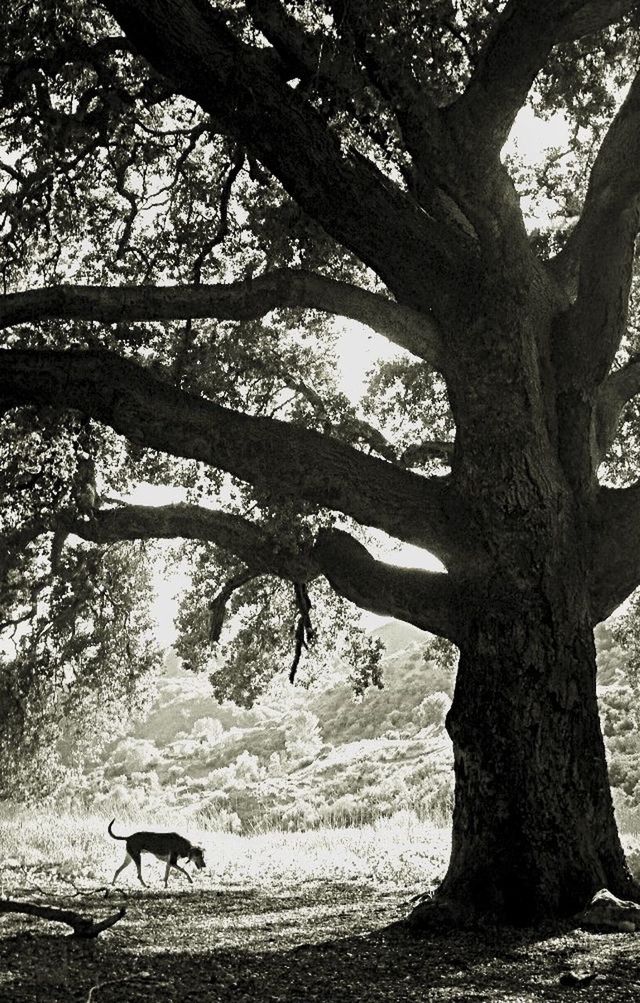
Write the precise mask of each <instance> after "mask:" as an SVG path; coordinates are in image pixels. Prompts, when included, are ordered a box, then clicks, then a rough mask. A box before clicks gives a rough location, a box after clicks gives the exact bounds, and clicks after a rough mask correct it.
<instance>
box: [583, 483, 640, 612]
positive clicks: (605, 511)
mask: <svg viewBox="0 0 640 1003" xmlns="http://www.w3.org/2000/svg"><path fill="white" fill-rule="evenodd" d="M592 559H593V584H592V589H591V608H592V619H593V623H594V624H596V623H599V622H600V620H605V619H606V618H607V617H608V616H610V615H611V613H613V611H614V610H615V609H617V607H618V606H619V605H620V603H622V602H624V600H625V599H626V598H627V596H629V595H631V593H632V592H633V590H634V589H635V588H637V587H638V585H640V482H638V483H637V484H634V485H633V486H632V487H630V488H623V489H613V488H601V490H600V493H599V498H598V509H597V526H596V529H595V531H594V534H593V545H592Z"/></svg>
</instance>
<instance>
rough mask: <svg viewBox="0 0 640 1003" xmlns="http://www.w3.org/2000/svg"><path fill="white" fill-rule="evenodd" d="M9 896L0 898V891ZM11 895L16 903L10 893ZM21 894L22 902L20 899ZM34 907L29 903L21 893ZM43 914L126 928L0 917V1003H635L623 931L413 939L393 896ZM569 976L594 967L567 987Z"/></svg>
mask: <svg viewBox="0 0 640 1003" xmlns="http://www.w3.org/2000/svg"><path fill="white" fill-rule="evenodd" d="M5 893H6V892H5ZM14 897H19V896H17V895H16V896H14ZM22 897H26V896H25V895H24V894H23V895H22ZM32 900H33V896H32ZM48 902H49V904H56V905H59V906H61V907H64V908H72V909H75V910H77V911H82V912H86V913H90V914H91V915H93V916H94V917H95V918H101V917H102V916H103V915H106V914H107V913H108V912H113V911H115V910H116V909H117V908H118V907H119V906H121V905H126V908H127V915H126V917H125V919H124V920H122V921H121V922H120V923H118V924H117V925H116V926H114V927H113V928H112V929H110V930H108V931H105V932H104V933H102V934H101V935H100V937H99V938H97V939H96V940H93V941H76V940H73V939H71V938H69V937H67V936H66V935H65V933H64V932H62V931H63V930H66V928H63V927H61V926H60V924H51V923H44V922H42V921H39V920H31V919H28V918H26V917H25V918H20V917H16V916H0V1001H2V1003H9V1001H11V1003H134V1001H136V1003H137V1001H145V1003H146V1001H149V1000H154V1001H155V1000H158V1001H160V1000H161V1001H163V1003H210V1001H211V1003H213V1001H215V1003H227V1001H229V1003H231V1001H233V1003H243V1001H260V1003H270V1001H287V1003H394V1001H413V1000H416V1001H420V1003H440V1001H442V1003H444V1001H446V1003H454V1001H459V1003H462V1001H465V1003H466V1001H484V1000H486V1001H489V1000H490V1001H500V1003H529V1001H537V1000H550V1001H560V1000H563V1001H566V1000H567V999H575V998H577V999H580V1000H602V999H606V1000H607V1001H611V1003H616V1001H625V1003H626V1001H629V1003H630V1001H632V1000H633V1001H636V1000H638V999H639V998H640V967H639V965H638V961H637V956H638V946H637V945H638V942H637V941H636V940H635V938H634V935H631V934H614V935H608V936H605V935H600V936H594V935H592V934H587V933H583V932H580V931H571V932H565V933H562V934H558V933H554V934H550V935H549V936H540V935H538V936H532V935H531V934H527V933H526V932H509V933H504V932H499V931H484V932H483V933H482V934H481V935H478V934H472V933H465V934H456V935H452V934H450V933H444V932H443V933H440V934H431V935H429V936H428V937H424V936H418V935H416V934H414V933H412V932H410V931H408V930H407V929H406V928H403V927H400V928H398V927H392V928H388V924H390V923H392V922H393V921H394V920H397V919H398V917H399V915H400V914H401V912H400V907H401V905H402V897H401V895H400V893H399V892H398V890H397V889H387V890H385V889H383V888H372V887H364V888H363V887H362V886H359V885H355V884H346V885H344V884H343V885H335V884H330V883H306V884H301V885H300V886H298V887H296V888H271V889H251V888H234V887H229V886H226V887H224V888H223V889H222V890H217V891H216V890H215V889H212V888H208V889H200V890H189V891H187V892H183V891H180V892H176V891H171V890H170V891H167V892H165V891H162V892H158V891H152V890H149V891H140V892H138V891H135V892H128V893H127V892H122V891H115V892H110V893H109V897H108V898H107V900H106V901H105V899H104V898H103V897H99V893H98V892H97V890H94V891H93V893H92V894H90V893H89V892H88V891H87V892H85V894H84V895H74V896H66V897H65V896H63V895H58V896H57V898H56V900H55V903H54V902H53V900H52V897H51V895H50V896H49V898H48ZM569 970H580V971H583V972H584V971H587V972H589V971H594V972H595V973H596V978H595V979H594V981H593V982H592V983H591V984H590V985H589V986H586V987H583V988H578V989H576V988H567V987H565V986H563V985H562V984H561V983H560V978H561V976H562V975H563V974H566V973H567V971H569Z"/></svg>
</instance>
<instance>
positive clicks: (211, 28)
mask: <svg viewBox="0 0 640 1003" xmlns="http://www.w3.org/2000/svg"><path fill="white" fill-rule="evenodd" d="M103 6H104V7H105V8H106V9H107V10H108V11H110V13H111V14H112V15H113V16H114V17H115V18H116V20H117V21H118V23H119V24H120V26H121V27H122V29H123V30H124V32H125V34H126V36H127V38H129V39H130V41H131V42H132V43H133V45H134V46H135V47H136V48H137V50H138V51H139V52H140V53H141V54H142V55H143V56H144V57H146V58H147V59H148V61H149V62H150V63H151V64H152V66H154V68H155V69H156V70H158V71H159V72H160V73H161V74H163V76H164V77H165V78H166V79H167V80H168V81H169V82H170V83H171V84H172V85H173V86H174V87H175V90H176V93H179V94H183V95H185V96H186V97H188V98H190V99H192V100H195V101H196V102H197V103H198V104H199V105H200V106H201V107H202V108H203V110H204V111H206V112H207V113H208V114H209V115H211V116H212V119H213V121H214V122H216V124H217V126H218V128H219V129H220V130H221V131H222V132H224V133H226V134H227V135H230V136H233V137H234V138H235V139H236V140H237V141H238V142H240V143H241V144H242V145H243V147H244V148H246V149H247V150H248V151H249V152H250V153H251V154H252V155H253V156H255V157H256V158H257V159H258V160H260V161H261V163H263V164H264V165H265V166H266V167H267V168H268V169H269V170H270V171H271V172H272V173H273V174H274V175H275V176H276V177H277V178H278V179H279V181H280V182H281V183H282V185H283V186H284V188H285V189H286V191H287V192H289V194H290V195H291V196H292V197H293V198H294V199H295V200H296V202H297V203H298V205H300V206H301V207H302V208H303V209H304V211H305V212H308V213H309V214H310V215H311V217H312V218H313V219H315V220H316V221H317V222H318V223H319V224H320V225H321V226H323V227H324V229H325V230H326V231H327V232H328V233H330V234H331V235H332V236H333V237H334V238H335V239H336V240H338V241H339V242H340V243H341V244H343V245H344V246H345V247H347V248H349V249H350V250H351V251H353V252H354V253H355V254H356V255H357V256H358V257H359V258H360V260H361V261H363V262H364V263H365V264H366V265H368V266H369V267H370V268H372V269H373V270H374V271H375V272H376V273H377V274H378V275H379V276H380V277H381V278H382V280H383V281H384V282H385V284H386V285H387V286H388V288H389V289H390V290H391V291H392V293H393V294H394V296H396V298H397V299H398V300H399V301H400V302H402V303H405V304H406V305H409V306H412V307H414V308H418V309H420V310H427V311H428V310H430V309H431V310H433V312H434V315H435V316H436V318H438V317H440V316H446V315H448V313H449V311H451V310H454V311H455V310H456V302H457V297H458V281H459V274H460V268H461V267H463V265H465V264H467V265H468V262H466V261H465V260H464V255H463V253H462V250H461V247H460V243H459V240H458V239H453V238H452V235H451V234H450V233H447V232H446V231H445V230H444V229H443V227H442V226H441V225H440V224H438V223H436V221H434V220H433V219H432V218H430V217H429V216H428V214H426V213H425V212H423V211H422V209H421V208H420V207H419V206H418V205H416V203H415V201H414V199H413V198H411V196H410V195H409V194H408V193H406V192H404V191H403V190H402V189H401V187H400V186H399V185H397V184H395V182H393V181H392V180H391V179H389V178H387V177H386V176H385V175H383V174H382V173H381V172H380V171H379V170H378V169H377V168H376V167H375V165H374V164H373V163H371V162H370V161H369V160H367V158H365V157H362V156H360V155H358V154H356V153H355V152H354V151H352V150H349V151H347V152H346V153H345V152H344V151H343V149H342V148H341V144H340V141H339V139H338V137H337V136H336V135H335V134H334V132H333V131H332V130H331V128H330V127H329V126H328V125H327V123H326V121H325V120H324V118H323V117H322V115H321V114H320V113H319V112H318V111H317V110H316V109H315V108H314V107H313V105H312V104H311V103H310V102H309V101H308V100H306V99H305V98H304V96H303V95H302V94H299V93H298V92H297V89H295V88H292V87H290V86H288V84H287V82H286V80H285V79H283V76H282V74H281V73H280V74H279V73H278V69H277V67H275V66H272V65H270V63H269V62H268V61H266V60H265V59H264V58H263V56H262V55H261V53H264V51H265V50H255V51H254V50H252V49H251V48H250V47H248V46H246V45H244V43H242V42H241V41H240V40H239V39H238V38H235V37H234V35H233V33H232V31H231V29H230V28H229V27H228V26H227V25H226V24H225V23H224V18H223V17H222V16H221V13H222V12H221V11H219V10H217V9H216V8H215V7H213V6H206V7H205V6H204V5H202V4H198V3H196V2H195V0H184V2H178V0H154V2H153V3H152V2H151V0H103ZM283 136H286V137H287V142H286V143H283V142H282V137H283ZM363 206H366V212H365V213H363V212H362V207H363Z"/></svg>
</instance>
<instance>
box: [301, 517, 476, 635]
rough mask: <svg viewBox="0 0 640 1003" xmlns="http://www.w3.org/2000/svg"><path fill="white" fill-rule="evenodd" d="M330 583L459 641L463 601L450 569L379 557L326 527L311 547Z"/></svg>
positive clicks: (364, 603) (361, 602) (365, 605)
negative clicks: (430, 568)
mask: <svg viewBox="0 0 640 1003" xmlns="http://www.w3.org/2000/svg"><path fill="white" fill-rule="evenodd" d="M313 555H314V557H315V559H316V561H317V562H318V564H319V566H320V569H321V570H322V572H323V574H324V575H325V577H326V578H327V579H328V581H329V583H330V585H331V586H332V588H334V589H335V590H336V592H339V593H340V595H342V596H344V597H345V598H346V599H349V600H350V601H351V602H353V603H355V604H356V605H357V606H360V607H361V608H362V609H367V610H369V611H370V612H372V613H378V614H380V615H381V616H392V617H395V618H396V619H398V620H404V621H406V622H408V623H412V624H413V625H414V626H415V627H419V628H420V629H421V630H429V631H431V632H433V633H434V634H440V635H441V636H443V637H448V638H449V639H450V640H451V641H455V640H456V638H457V637H458V636H459V632H460V627H461V624H460V622H459V615H460V609H461V603H460V599H459V596H458V595H457V590H456V589H455V587H454V586H453V585H452V584H451V579H450V577H449V575H447V574H443V573H438V572H432V571H422V570H420V569H417V568H400V567H397V566H396V565H393V564H385V563H384V562H383V561H376V560H375V558H373V557H372V556H371V554H370V553H369V552H368V550H367V549H366V547H363V545H362V544H361V543H358V541H357V540H355V539H354V538H353V537H352V536H350V535H349V534H348V533H345V532H344V531H342V530H323V531H322V532H321V533H320V534H319V536H318V540H317V543H316V545H315V547H314V550H313Z"/></svg>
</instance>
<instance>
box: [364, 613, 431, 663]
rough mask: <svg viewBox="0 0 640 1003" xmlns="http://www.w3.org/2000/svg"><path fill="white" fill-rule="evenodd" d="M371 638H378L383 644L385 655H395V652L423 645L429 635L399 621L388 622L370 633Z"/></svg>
mask: <svg viewBox="0 0 640 1003" xmlns="http://www.w3.org/2000/svg"><path fill="white" fill-rule="evenodd" d="M371 636H372V637H379V638H380V640H381V641H382V642H383V644H384V646H385V648H386V652H387V655H395V653H396V652H397V651H402V650H403V649H404V648H408V647H410V645H412V644H419V643H424V642H425V641H426V640H427V638H428V637H429V635H428V634H427V633H426V631H424V630H418V628H417V627H413V626H412V625H411V624H410V623H401V622H400V620H390V621H389V623H383V624H382V626H381V627H376V629H375V630H372V631H371Z"/></svg>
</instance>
